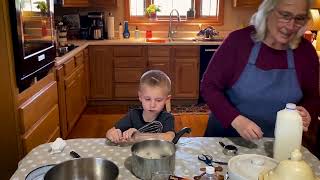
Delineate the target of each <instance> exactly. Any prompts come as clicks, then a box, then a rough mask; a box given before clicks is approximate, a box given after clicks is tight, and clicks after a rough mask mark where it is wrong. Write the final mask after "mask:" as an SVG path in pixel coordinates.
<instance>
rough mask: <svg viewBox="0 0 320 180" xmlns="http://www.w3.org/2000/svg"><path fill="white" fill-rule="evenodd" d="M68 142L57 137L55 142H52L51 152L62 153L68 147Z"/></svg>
mask: <svg viewBox="0 0 320 180" xmlns="http://www.w3.org/2000/svg"><path fill="white" fill-rule="evenodd" d="M66 145H67V143H66V141H65V140H63V139H61V138H57V139H56V140H55V141H54V142H53V143H51V145H50V146H51V152H50V154H55V153H60V152H62V151H63V149H64V148H65V147H66Z"/></svg>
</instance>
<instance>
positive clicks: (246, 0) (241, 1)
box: [233, 0, 261, 7]
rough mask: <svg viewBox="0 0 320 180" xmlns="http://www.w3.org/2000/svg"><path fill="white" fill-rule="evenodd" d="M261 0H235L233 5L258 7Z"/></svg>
mask: <svg viewBox="0 0 320 180" xmlns="http://www.w3.org/2000/svg"><path fill="white" fill-rule="evenodd" d="M260 3H261V0H233V7H258V6H259V5H260Z"/></svg>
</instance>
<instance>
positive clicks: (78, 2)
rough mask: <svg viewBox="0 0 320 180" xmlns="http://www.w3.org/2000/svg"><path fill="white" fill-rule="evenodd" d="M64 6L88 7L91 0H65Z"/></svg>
mask: <svg viewBox="0 0 320 180" xmlns="http://www.w3.org/2000/svg"><path fill="white" fill-rule="evenodd" d="M62 6H63V7H88V6H89V0H63V1H62Z"/></svg>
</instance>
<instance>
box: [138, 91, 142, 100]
mask: <svg viewBox="0 0 320 180" xmlns="http://www.w3.org/2000/svg"><path fill="white" fill-rule="evenodd" d="M141 95H142V94H141V91H140V90H139V91H138V97H139V101H141V98H142V97H141Z"/></svg>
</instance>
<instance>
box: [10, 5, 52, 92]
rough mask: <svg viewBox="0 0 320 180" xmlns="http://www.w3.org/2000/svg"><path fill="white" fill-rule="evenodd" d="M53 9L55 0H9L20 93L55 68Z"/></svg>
mask: <svg viewBox="0 0 320 180" xmlns="http://www.w3.org/2000/svg"><path fill="white" fill-rule="evenodd" d="M53 9H54V6H53V0H28V1H21V0H11V1H9V12H10V18H11V19H10V20H11V32H12V42H13V51H14V62H15V73H16V81H17V87H18V88H19V92H22V91H23V90H25V89H27V88H28V87H29V86H31V85H32V84H33V83H34V82H35V81H37V80H40V79H41V78H43V77H45V76H46V75H47V73H48V72H49V71H50V70H51V69H52V67H53V66H54V59H55V55H56V48H55V40H54V39H55V33H54V26H53V17H54V16H53Z"/></svg>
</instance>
